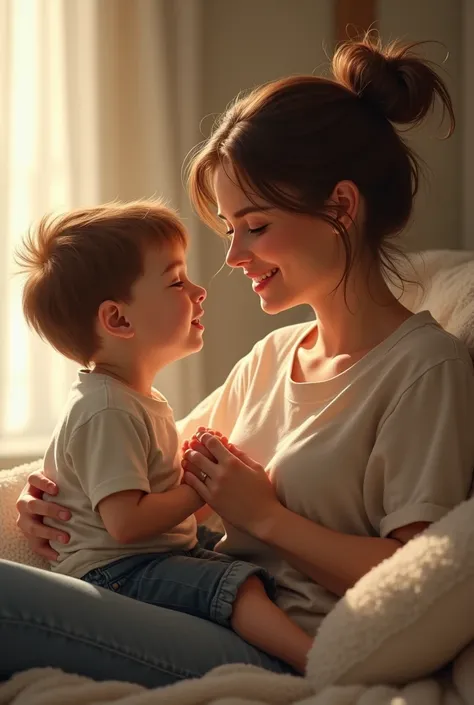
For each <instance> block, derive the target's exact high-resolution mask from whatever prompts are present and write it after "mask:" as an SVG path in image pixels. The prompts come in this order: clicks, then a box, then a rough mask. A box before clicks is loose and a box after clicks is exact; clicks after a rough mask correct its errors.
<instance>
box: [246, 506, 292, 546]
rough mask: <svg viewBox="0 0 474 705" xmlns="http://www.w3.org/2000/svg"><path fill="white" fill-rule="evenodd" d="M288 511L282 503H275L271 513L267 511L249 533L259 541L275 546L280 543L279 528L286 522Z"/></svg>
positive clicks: (249, 528) (249, 529)
mask: <svg viewBox="0 0 474 705" xmlns="http://www.w3.org/2000/svg"><path fill="white" fill-rule="evenodd" d="M287 512H288V509H286V507H284V506H283V505H282V504H281V503H280V502H278V501H277V502H275V503H274V505H273V506H272V507H271V509H270V511H266V512H265V513H264V514H263V515H262V516H260V517H259V519H258V521H256V522H255V524H254V525H253V526H251V527H248V529H247V531H248V532H249V533H250V534H251V535H252V536H253V537H254V538H256V539H258V540H259V541H262V542H263V543H267V544H269V545H271V546H274V545H276V544H277V543H278V527H279V526H281V522H282V521H284V517H285V514H286V513H287Z"/></svg>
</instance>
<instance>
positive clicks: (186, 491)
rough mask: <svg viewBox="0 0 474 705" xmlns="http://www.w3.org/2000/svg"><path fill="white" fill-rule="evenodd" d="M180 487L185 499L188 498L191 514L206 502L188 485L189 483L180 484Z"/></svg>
mask: <svg viewBox="0 0 474 705" xmlns="http://www.w3.org/2000/svg"><path fill="white" fill-rule="evenodd" d="M180 487H181V488H182V493H183V495H184V497H185V501H188V500H189V506H190V509H191V511H190V513H191V514H194V512H195V511H197V510H198V509H200V508H201V507H203V506H204V505H205V504H206V503H205V501H204V500H203V499H202V498H201V497H200V496H199V494H198V493H197V492H196V490H195V489H193V488H192V487H190V486H189V485H186V484H184V485H180Z"/></svg>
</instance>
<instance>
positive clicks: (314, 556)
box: [183, 433, 428, 596]
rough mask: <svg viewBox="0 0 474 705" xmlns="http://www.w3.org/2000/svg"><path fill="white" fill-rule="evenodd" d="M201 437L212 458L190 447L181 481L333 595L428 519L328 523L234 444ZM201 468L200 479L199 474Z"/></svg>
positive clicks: (341, 593) (401, 543) (349, 584)
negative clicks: (372, 528) (395, 524)
mask: <svg viewBox="0 0 474 705" xmlns="http://www.w3.org/2000/svg"><path fill="white" fill-rule="evenodd" d="M200 442H201V443H202V444H203V445H204V446H205V447H206V448H207V449H208V450H209V451H210V452H211V453H212V455H213V456H214V458H215V459H216V462H214V463H213V462H211V461H209V460H208V458H206V457H204V456H203V455H202V453H200V452H198V451H196V450H195V449H190V450H189V451H187V452H186V458H185V460H184V461H183V462H184V469H185V471H186V473H185V479H186V481H187V482H188V483H189V484H190V485H191V486H192V487H194V489H196V491H197V492H198V493H199V494H200V495H201V497H202V498H203V499H204V500H205V501H206V502H207V503H208V504H209V505H210V506H212V507H213V508H214V509H215V511H217V513H218V514H220V515H221V516H222V517H223V518H225V519H226V520H227V521H228V522H230V523H231V524H233V525H234V526H236V527H237V528H239V529H242V530H243V531H246V532H247V533H249V534H251V535H252V536H254V537H255V538H257V539H259V540H260V541H263V542H264V543H266V544H268V545H270V546H272V547H273V548H275V549H276V550H277V551H279V552H280V553H281V554H282V556H284V557H285V559H286V560H287V561H288V562H289V563H290V564H291V565H293V566H294V567H295V568H296V569H297V570H299V571H300V572H302V573H304V574H306V575H307V576H308V577H310V578H311V579H312V580H314V581H315V582H317V583H318V584H320V585H322V586H323V587H325V588H326V589H328V590H330V591H331V592H333V593H335V594H336V595H340V596H342V595H344V594H345V592H346V591H347V590H348V589H349V588H350V587H352V586H353V585H354V584H355V583H356V582H357V581H358V580H359V579H360V578H361V577H362V576H363V575H365V574H366V573H368V572H369V571H370V570H371V569H372V568H374V567H375V566H376V565H378V564H379V563H381V562H382V561H383V560H385V559H386V558H390V556H392V555H393V554H394V553H395V552H396V551H397V550H398V549H399V548H400V547H401V546H402V545H403V544H404V543H406V542H407V541H408V540H409V539H410V538H412V537H413V536H414V535H416V534H417V533H419V532H421V531H423V530H424V529H425V528H426V526H427V525H428V523H427V522H419V523H416V524H411V525H407V526H405V527H402V528H400V529H398V530H397V531H394V532H393V533H392V534H391V536H390V537H389V538H379V537H365V536H353V535H349V534H342V533H339V532H337V531H333V530H332V529H327V528H325V527H323V526H321V525H319V524H315V523H314V522H312V521H310V520H309V519H306V518H305V517H302V516H300V515H299V514H295V513H294V512H292V511H290V510H289V509H287V508H285V507H284V506H283V505H282V504H281V503H280V502H279V501H278V498H277V497H276V494H275V489H274V487H273V485H272V484H271V482H270V479H269V478H268V475H267V474H266V472H265V470H264V468H263V467H262V466H261V465H260V464H259V463H257V462H255V461H254V460H252V459H251V458H249V457H248V456H247V455H246V454H245V453H243V452H242V451H240V450H239V449H237V448H236V447H235V446H233V445H232V444H229V445H228V447H227V448H226V447H224V446H223V445H222V443H221V442H220V441H219V439H217V438H215V437H213V436H211V435H209V434H206V433H205V434H203V435H202V436H200ZM202 471H204V472H205V473H206V475H207V479H206V481H205V483H203V482H202V481H201V480H200V473H201V472H202ZM236 498H238V501H236Z"/></svg>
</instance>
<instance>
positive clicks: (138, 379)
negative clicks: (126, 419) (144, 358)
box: [91, 360, 158, 397]
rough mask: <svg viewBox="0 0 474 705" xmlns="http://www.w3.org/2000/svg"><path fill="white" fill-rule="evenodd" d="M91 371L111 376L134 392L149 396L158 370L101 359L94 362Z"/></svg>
mask: <svg viewBox="0 0 474 705" xmlns="http://www.w3.org/2000/svg"><path fill="white" fill-rule="evenodd" d="M91 372H92V373H95V374H103V375H107V376H109V377H112V379H116V380H117V381H118V382H121V383H122V384H125V385H126V386H127V387H130V388H131V389H133V390H134V391H135V392H138V393H139V394H143V395H144V396H147V397H151V396H152V391H151V390H152V386H153V380H154V379H155V375H156V373H157V372H158V370H155V369H153V370H147V369H146V367H145V366H144V365H139V364H135V365H133V364H123V363H122V364H117V363H110V362H106V361H104V360H102V361H97V362H96V363H95V366H94V367H93V369H92V370H91Z"/></svg>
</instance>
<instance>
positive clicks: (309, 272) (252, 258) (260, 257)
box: [214, 167, 345, 314]
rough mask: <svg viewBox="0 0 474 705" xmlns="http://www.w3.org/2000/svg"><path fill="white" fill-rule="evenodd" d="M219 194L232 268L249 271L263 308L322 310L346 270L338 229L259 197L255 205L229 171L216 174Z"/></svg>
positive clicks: (274, 311)
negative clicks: (299, 307) (304, 306)
mask: <svg viewBox="0 0 474 705" xmlns="http://www.w3.org/2000/svg"><path fill="white" fill-rule="evenodd" d="M214 190H215V195H216V200H217V205H218V214H219V217H220V218H222V220H223V222H224V223H225V224H226V227H227V232H228V236H229V240H230V248H229V251H228V254H227V258H226V259H227V264H228V265H229V266H230V267H241V268H242V269H243V272H244V274H245V275H246V276H247V277H249V279H250V280H251V282H252V288H253V290H254V291H255V293H256V294H258V296H259V297H260V303H261V307H262V309H263V310H264V311H266V312H267V313H271V314H275V313H279V312H281V311H285V310H287V309H289V308H292V307H293V306H297V305H299V304H309V305H311V306H313V307H314V308H316V309H317V308H318V302H321V300H322V298H323V297H327V296H328V295H330V293H331V292H332V291H333V290H334V289H335V288H336V286H337V284H338V283H339V281H340V279H341V276H342V273H343V271H344V264H345V257H344V248H343V246H342V244H341V242H340V238H339V235H338V234H337V233H336V232H335V231H334V228H333V227H332V226H331V225H330V224H329V223H326V222H324V221H323V220H321V219H320V218H316V217H314V216H309V215H300V214H295V213H289V212H287V211H283V210H280V209H278V208H275V207H272V206H271V204H269V203H266V202H265V201H264V200H263V199H262V198H260V197H257V196H256V197H255V198H253V196H252V200H253V201H254V203H252V202H251V201H250V200H249V199H248V197H247V196H246V195H245V193H244V192H243V191H242V190H241V188H240V187H239V186H238V185H237V183H236V179H235V176H234V174H233V171H232V170H231V169H230V168H229V167H227V168H226V170H224V169H223V168H222V167H218V169H217V170H216V173H215V176H214Z"/></svg>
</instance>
